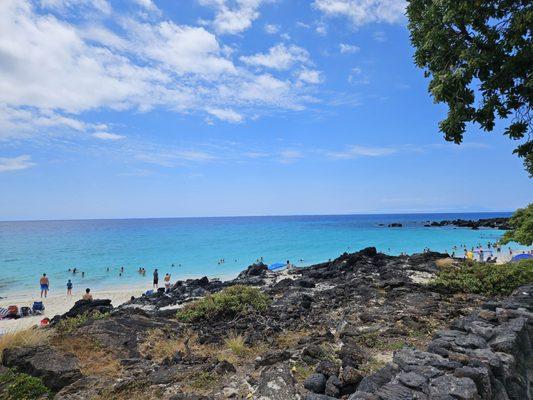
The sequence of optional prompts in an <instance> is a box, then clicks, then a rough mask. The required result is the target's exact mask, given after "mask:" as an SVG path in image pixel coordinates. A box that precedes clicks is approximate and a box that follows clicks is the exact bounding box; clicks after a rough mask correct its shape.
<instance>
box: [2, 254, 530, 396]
mask: <svg viewBox="0 0 533 400" xmlns="http://www.w3.org/2000/svg"><path fill="white" fill-rule="evenodd" d="M447 257H448V255H446V254H441V253H434V252H426V253H423V254H415V255H412V256H399V257H395V256H388V255H386V254H383V253H379V252H377V250H376V249H375V248H373V247H369V248H366V249H363V250H361V251H359V252H356V253H351V254H348V253H344V254H342V255H341V256H339V257H338V258H336V259H334V260H331V261H329V262H325V263H321V264H317V265H314V266H311V267H308V268H303V269H300V268H296V269H292V270H289V271H287V272H285V273H283V274H276V273H273V272H271V271H268V268H267V267H266V266H265V265H262V264H256V265H252V266H250V267H248V268H247V269H246V270H245V271H243V273H241V274H240V275H239V277H238V278H236V279H235V280H232V281H227V282H220V281H216V280H209V279H207V278H205V277H204V278H201V279H190V280H186V281H180V282H178V283H176V284H175V285H174V286H173V287H172V289H171V291H170V293H160V292H158V293H153V294H150V295H144V296H142V297H140V298H137V299H133V300H132V301H130V302H128V303H127V304H125V305H122V306H119V307H117V308H115V309H113V310H112V311H111V312H109V314H108V315H107V316H106V318H94V319H91V318H88V319H87V321H84V323H83V325H82V326H80V327H77V328H75V329H74V330H73V331H72V332H71V333H68V334H66V333H65V335H67V336H68V335H73V336H75V339H77V340H78V341H80V339H81V340H85V339H87V341H88V342H89V341H92V342H94V343H93V344H96V345H97V349H98V350H104V351H105V354H108V355H110V358H111V359H112V360H111V361H114V364H111V365H112V366H113V368H116V370H119V372H120V373H119V374H118V375H119V376H118V375H115V374H110V375H108V376H101V375H97V374H93V372H92V369H91V368H87V365H86V364H83V371H84V376H83V377H81V379H78V378H80V375H79V371H78V370H77V366H76V365H75V360H73V359H71V356H69V355H68V354H63V353H59V354H56V353H55V352H56V351H60V349H63V350H64V351H67V350H65V349H67V348H66V347H60V346H58V345H57V344H54V345H56V346H58V347H57V349H58V350H54V349H55V348H49V347H48V346H45V347H43V348H42V349H41V350H20V353H17V350H15V349H13V350H10V351H11V352H12V353H11V354H9V351H8V353H7V354H6V357H5V359H4V362H5V363H9V365H13V366H18V367H19V368H25V370H26V371H27V372H28V373H30V374H32V375H35V376H42V377H46V381H45V383H46V384H47V385H50V387H53V388H54V390H56V391H57V390H59V389H61V388H62V389H61V390H60V391H59V393H57V394H56V398H57V399H58V400H59V399H61V400H81V399H89V398H94V397H98V396H104V395H105V396H108V397H109V398H126V397H125V396H131V398H147V399H148V398H154V397H153V396H155V394H157V396H156V398H161V399H163V400H169V399H172V400H179V399H189V400H193V399H197V400H198V399H214V400H223V399H227V398H235V399H243V398H252V399H262V400H290V399H302V400H304V399H307V400H331V399H343V400H347V399H348V398H349V399H351V400H358V399H359V400H370V399H371V400H389V399H390V400H392V399H394V400H403V399H440V400H445V399H447V400H452V399H454V400H457V399H463V400H465V399H478V400H484V399H490V400H506V399H507V400H514V399H528V398H530V397H528V396H530V394H529V393H528V392H527V390H528V385H529V383H530V381H531V378H530V377H529V376H528V373H531V372H530V371H532V370H533V368H531V367H532V366H531V359H532V355H531V338H532V337H533V336H532V332H531V326H532V319H531V315H532V314H531V313H532V312H533V310H532V297H533V285H532V286H525V287H522V288H521V289H520V290H518V291H516V292H514V293H513V295H512V296H510V297H509V298H507V299H505V300H502V299H492V300H491V301H487V300H488V299H487V298H485V297H483V296H481V295H474V294H467V293H460V292H456V291H453V290H450V289H446V288H442V287H436V286H433V285H428V284H426V283H424V282H427V280H428V279H431V278H432V277H435V274H436V272H437V271H438V266H437V261H438V260H440V259H443V258H447ZM421 278H424V279H421ZM258 282H260V283H258ZM236 284H241V285H242V284H244V285H254V286H259V285H260V287H261V290H262V291H263V292H264V293H265V294H266V295H267V296H268V297H269V298H270V303H269V306H268V307H267V308H266V309H264V310H261V311H260V312H258V311H257V310H255V311H254V310H252V309H249V310H247V311H246V312H243V313H241V314H238V315H232V316H231V317H227V318H226V317H221V318H216V319H213V318H211V319H207V318H206V319H200V320H198V321H196V322H194V323H184V322H182V321H180V320H179V319H178V318H176V309H177V308H179V307H181V306H182V305H183V304H185V303H187V302H189V301H191V300H193V299H195V298H197V297H200V296H203V295H207V294H209V293H216V292H218V291H220V290H222V289H224V288H226V287H228V286H231V285H236ZM82 310H83V311H82ZM86 311H87V310H86V309H85V310H84V309H83V308H82V307H80V306H79V305H77V306H76V308H75V311H73V312H72V313H70V314H69V315H72V316H75V315H79V314H78V313H84V312H86ZM452 321H453V322H452ZM64 337H65V336H63V338H64ZM228 340H233V341H234V343H233V346H234V347H233V348H232V347H231V346H230V345H229V344H228V343H229V342H228ZM161 350H164V351H163V352H161ZM43 354H44V356H43ZM111 356H112V357H111ZM221 360H226V361H221ZM227 360H230V362H228V361H227ZM97 361H99V360H97ZM108 361H109V360H108ZM71 362H72V363H71ZM69 363H71V364H69ZM56 364H57V365H59V366H63V367H57V366H56ZM28 365H30V366H28ZM58 368H59V369H58ZM376 370H377V372H372V371H376ZM50 371H52V372H50ZM58 382H59V383H58ZM68 382H70V384H69V383H68ZM64 385H66V386H65V387H63V386H64ZM115 395H116V396H115ZM250 396H251V397H250Z"/></svg>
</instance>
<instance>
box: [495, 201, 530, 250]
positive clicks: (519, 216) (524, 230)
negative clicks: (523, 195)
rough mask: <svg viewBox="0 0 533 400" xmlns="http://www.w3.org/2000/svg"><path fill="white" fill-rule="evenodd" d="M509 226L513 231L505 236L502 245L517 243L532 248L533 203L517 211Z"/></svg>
mask: <svg viewBox="0 0 533 400" xmlns="http://www.w3.org/2000/svg"><path fill="white" fill-rule="evenodd" d="M509 225H510V226H511V229H510V230H509V231H507V232H505V234H504V235H503V237H502V239H501V243H502V244H507V243H509V242H516V243H520V244H522V245H524V246H531V245H532V244H533V203H531V204H529V205H528V206H527V207H525V208H519V209H518V210H516V212H515V213H514V214H513V216H512V217H511V218H510V219H509Z"/></svg>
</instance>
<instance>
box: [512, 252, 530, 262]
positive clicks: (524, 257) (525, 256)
mask: <svg viewBox="0 0 533 400" xmlns="http://www.w3.org/2000/svg"><path fill="white" fill-rule="evenodd" d="M530 258H533V255H531V254H527V253H524V254H517V255H516V256H514V257H513V258H512V259H511V261H520V260H529V259H530Z"/></svg>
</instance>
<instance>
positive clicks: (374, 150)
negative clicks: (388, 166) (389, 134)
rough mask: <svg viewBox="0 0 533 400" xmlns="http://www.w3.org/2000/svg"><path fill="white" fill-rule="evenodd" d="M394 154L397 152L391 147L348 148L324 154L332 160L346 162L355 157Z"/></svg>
mask: <svg viewBox="0 0 533 400" xmlns="http://www.w3.org/2000/svg"><path fill="white" fill-rule="evenodd" d="M396 152H397V150H396V149H394V148H391V147H367V146H349V147H348V148H347V149H346V150H343V151H336V152H326V155H327V156H328V157H330V158H333V159H339V160H346V159H352V158H357V157H382V156H388V155H391V154H394V153H396Z"/></svg>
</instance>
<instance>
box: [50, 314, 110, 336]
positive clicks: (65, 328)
mask: <svg viewBox="0 0 533 400" xmlns="http://www.w3.org/2000/svg"><path fill="white" fill-rule="evenodd" d="M107 317H109V313H100V312H98V311H95V312H92V313H88V312H87V313H84V314H80V315H77V316H75V317H71V318H63V319H62V320H60V321H59V322H58V324H57V331H58V332H59V333H60V334H70V333H73V332H74V331H75V330H76V329H78V328H79V327H80V326H82V325H83V324H85V323H87V322H88V321H91V320H93V321H94V320H98V319H104V318H107Z"/></svg>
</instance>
